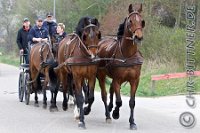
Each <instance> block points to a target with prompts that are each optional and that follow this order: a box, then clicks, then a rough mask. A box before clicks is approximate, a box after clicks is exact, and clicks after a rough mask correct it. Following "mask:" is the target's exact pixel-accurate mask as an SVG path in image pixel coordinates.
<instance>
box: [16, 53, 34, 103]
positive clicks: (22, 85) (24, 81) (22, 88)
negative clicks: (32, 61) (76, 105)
mask: <svg viewBox="0 0 200 133" xmlns="http://www.w3.org/2000/svg"><path fill="white" fill-rule="evenodd" d="M25 56H27V55H26V54H20V73H19V82H18V85H19V86H18V92H19V101H20V102H23V100H24V99H25V103H26V104H27V105H28V104H29V99H30V89H31V88H30V84H29V83H28V81H29V80H30V74H29V64H26V63H25Z"/></svg>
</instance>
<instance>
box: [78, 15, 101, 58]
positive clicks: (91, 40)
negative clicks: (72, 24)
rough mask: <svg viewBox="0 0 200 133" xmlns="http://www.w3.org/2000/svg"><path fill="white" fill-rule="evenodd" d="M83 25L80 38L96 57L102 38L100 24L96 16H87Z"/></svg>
mask: <svg viewBox="0 0 200 133" xmlns="http://www.w3.org/2000/svg"><path fill="white" fill-rule="evenodd" d="M83 25H84V26H83V28H82V30H81V34H80V38H81V40H82V41H83V44H84V45H85V46H86V48H87V50H88V52H89V54H90V55H91V57H92V58H94V57H95V56H96V55H97V51H98V43H99V41H100V39H101V32H100V31H99V26H100V24H99V22H98V20H97V19H96V18H91V17H85V18H84V19H83Z"/></svg>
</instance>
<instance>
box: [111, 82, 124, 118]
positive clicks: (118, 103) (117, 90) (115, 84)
mask: <svg viewBox="0 0 200 133" xmlns="http://www.w3.org/2000/svg"><path fill="white" fill-rule="evenodd" d="M112 87H113V88H114V89H115V94H116V107H115V110H114V111H113V114H112V117H113V118H114V119H119V108H120V107H121V106H122V100H121V95H120V84H119V83H118V82H117V81H114V80H113V82H112Z"/></svg>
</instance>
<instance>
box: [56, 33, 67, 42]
mask: <svg viewBox="0 0 200 133" xmlns="http://www.w3.org/2000/svg"><path fill="white" fill-rule="evenodd" d="M66 35H67V33H66V32H63V34H62V35H59V34H58V33H56V34H54V38H55V41H56V42H55V43H60V41H62V39H63V38H65V37H66Z"/></svg>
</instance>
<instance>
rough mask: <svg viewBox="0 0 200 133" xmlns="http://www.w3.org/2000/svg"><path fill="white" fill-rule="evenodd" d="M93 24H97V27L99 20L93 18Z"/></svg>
mask: <svg viewBox="0 0 200 133" xmlns="http://www.w3.org/2000/svg"><path fill="white" fill-rule="evenodd" d="M92 24H94V25H96V26H97V27H99V26H100V25H99V21H98V19H97V18H94V19H92Z"/></svg>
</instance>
